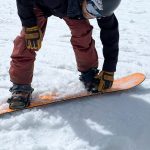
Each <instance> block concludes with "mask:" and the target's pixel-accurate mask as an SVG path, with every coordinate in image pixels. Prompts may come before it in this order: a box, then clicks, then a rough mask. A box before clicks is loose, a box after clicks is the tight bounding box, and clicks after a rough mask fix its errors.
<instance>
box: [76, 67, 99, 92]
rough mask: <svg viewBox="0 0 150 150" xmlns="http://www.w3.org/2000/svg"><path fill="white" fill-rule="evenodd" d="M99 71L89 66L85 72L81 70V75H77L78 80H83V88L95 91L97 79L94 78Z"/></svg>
mask: <svg viewBox="0 0 150 150" xmlns="http://www.w3.org/2000/svg"><path fill="white" fill-rule="evenodd" d="M98 73H99V70H98V69H97V68H91V69H89V70H88V71H86V72H81V75H80V77H79V80H80V81H81V82H83V84H84V86H85V89H86V90H87V91H88V92H92V93H96V92H97V88H98V84H99V79H97V78H95V77H96V76H97V75H98Z"/></svg>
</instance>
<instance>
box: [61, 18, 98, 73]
mask: <svg viewBox="0 0 150 150" xmlns="http://www.w3.org/2000/svg"><path fill="white" fill-rule="evenodd" d="M64 20H65V22H66V24H67V25H68V26H69V28H70V30H71V34H72V37H71V44H72V46H73V49H74V52H75V57H76V62H77V67H78V70H79V71H80V72H85V71H87V70H89V69H90V68H93V67H98V56H97V52H96V49H95V41H94V40H93V39H92V29H93V27H92V26H91V25H90V23H89V21H88V20H85V19H82V20H78V19H69V18H64Z"/></svg>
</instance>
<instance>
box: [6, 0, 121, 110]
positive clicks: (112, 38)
mask: <svg viewBox="0 0 150 150" xmlns="http://www.w3.org/2000/svg"><path fill="white" fill-rule="evenodd" d="M120 1H121V0H111V1H110V0H55V1H54V0H17V8H18V14H19V17H20V19H21V22H22V26H23V29H22V31H21V34H20V36H18V37H17V38H16V39H15V41H14V49H13V53H12V55H11V58H12V61H11V67H10V71H9V72H10V79H11V81H12V83H13V86H12V88H10V91H11V92H12V96H11V98H9V99H8V103H9V107H10V108H11V109H22V108H24V107H27V106H28V105H29V104H30V99H31V94H32V92H33V88H32V87H31V82H32V76H33V68H34V61H35V56H36V51H38V50H39V49H40V48H41V44H42V39H43V37H44V33H45V29H46V24H47V19H48V17H50V16H51V15H54V16H57V17H60V18H62V19H63V20H64V21H65V22H66V24H67V25H68V26H69V28H70V30H71V34H72V37H71V44H72V46H73V49H74V52H75V56H76V61H77V67H78V71H80V72H81V76H80V78H79V79H80V80H81V81H82V82H83V84H84V85H85V88H86V89H87V90H88V91H89V92H104V91H105V90H106V89H108V88H111V86H112V84H113V80H114V72H115V71H116V64H117V60H118V51H119V46H118V43H119V31H118V21H117V19H116V16H115V15H114V13H113V12H114V10H115V9H116V8H117V7H118V5H119V3H120ZM93 18H96V19H97V23H98V25H99V27H100V28H101V31H100V38H101V41H102V44H103V55H104V64H103V68H102V71H101V72H99V70H98V69H97V68H98V56H97V52H96V49H95V42H94V40H93V39H92V29H93V27H92V26H91V25H90V23H89V21H88V19H93Z"/></svg>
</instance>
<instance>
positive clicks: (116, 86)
mask: <svg viewBox="0 0 150 150" xmlns="http://www.w3.org/2000/svg"><path fill="white" fill-rule="evenodd" d="M144 80H145V75H144V74H142V73H134V74H131V75H128V76H125V77H122V78H120V79H116V80H115V81H114V83H113V86H112V88H111V89H109V90H106V91H105V93H112V92H117V91H124V90H128V89H131V88H133V87H135V86H137V85H139V84H141V83H142V82H143V81H144ZM98 94H100V93H96V94H92V93H89V92H86V91H82V92H80V93H76V94H59V93H54V92H50V93H48V94H40V95H38V96H36V97H33V99H32V101H31V104H30V106H29V107H27V108H26V109H28V108H34V107H38V106H43V105H48V104H51V103H56V102H58V101H66V100H71V99H77V98H81V97H87V96H93V95H98ZM14 111H17V110H11V109H9V106H8V104H7V103H4V104H1V105H0V115H1V114H5V113H10V112H14Z"/></svg>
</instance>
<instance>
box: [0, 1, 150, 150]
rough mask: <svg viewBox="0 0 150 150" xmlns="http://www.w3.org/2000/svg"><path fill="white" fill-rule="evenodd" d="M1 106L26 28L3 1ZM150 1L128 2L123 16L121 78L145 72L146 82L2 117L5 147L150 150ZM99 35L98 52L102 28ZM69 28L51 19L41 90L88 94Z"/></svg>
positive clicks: (38, 76) (40, 66)
mask: <svg viewBox="0 0 150 150" xmlns="http://www.w3.org/2000/svg"><path fill="white" fill-rule="evenodd" d="M0 3H1V5H0V13H1V15H0V49H1V50H0V93H1V95H0V98H1V100H0V104H3V103H4V102H5V101H6V99H7V98H8V97H9V96H10V93H9V87H10V86H11V82H10V79H9V74H8V70H9V66H10V55H11V52H12V48H13V40H14V38H15V37H16V36H17V35H18V34H19V32H20V29H21V24H20V20H19V18H18V16H17V11H16V6H15V1H11V2H10V0H0ZM149 8H150V1H148V0H143V1H140V0H130V1H129V0H127V1H122V3H121V5H120V7H119V9H118V10H117V11H116V15H117V17H118V20H119V22H120V55H119V62H118V67H117V72H116V78H119V77H121V76H124V75H127V74H130V73H134V72H141V73H144V74H145V75H146V77H147V79H146V80H145V82H144V83H143V84H142V85H141V86H139V87H137V88H134V89H132V90H130V91H127V92H124V93H115V94H109V95H107V96H106V95H103V96H95V97H91V98H84V99H82V100H78V101H72V102H65V103H60V104H54V105H50V106H47V107H43V108H36V109H32V110H24V111H20V112H16V113H13V114H8V115H4V116H0V150H14V149H15V150H20V149H22V150H149V147H150V142H149V139H150V68H149V60H150V48H149V43H150V42H149V40H150V34H149V33H150V17H149V15H150V9H149ZM91 24H92V25H93V26H94V31H93V37H94V39H95V40H96V48H97V50H98V54H99V60H100V62H101V63H100V66H99V67H100V68H101V66H102V62H103V57H102V52H101V44H100V42H99V28H98V26H97V25H96V21H95V20H91ZM69 40H70V31H69V29H68V27H67V26H66V24H65V23H64V21H63V20H61V19H59V18H56V17H51V18H49V21H48V26H47V31H46V35H45V38H44V42H43V46H42V49H41V50H40V51H39V52H37V54H38V55H37V59H36V63H35V72H34V79H33V84H32V85H33V87H34V89H35V93H41V92H44V91H45V92H46V91H60V92H62V93H63V92H66V93H73V92H78V91H80V90H84V89H83V86H82V84H81V83H80V82H79V81H78V75H79V73H78V71H77V69H76V62H75V57H74V53H73V50H72V47H71V45H70V42H69Z"/></svg>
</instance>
